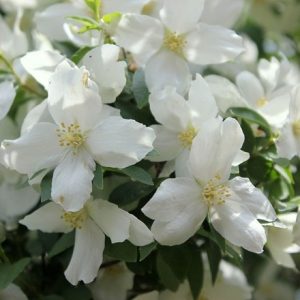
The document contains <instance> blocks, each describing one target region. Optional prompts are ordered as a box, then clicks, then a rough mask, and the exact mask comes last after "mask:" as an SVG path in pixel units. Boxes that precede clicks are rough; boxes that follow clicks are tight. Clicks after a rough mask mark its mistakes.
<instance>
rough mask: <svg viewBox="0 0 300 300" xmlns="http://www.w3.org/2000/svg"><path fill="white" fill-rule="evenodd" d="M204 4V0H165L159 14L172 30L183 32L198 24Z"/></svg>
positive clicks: (178, 32)
mask: <svg viewBox="0 0 300 300" xmlns="http://www.w3.org/2000/svg"><path fill="white" fill-rule="evenodd" d="M203 6H204V0H187V1H181V0H172V1H169V0H164V1H163V6H162V8H161V10H160V12H159V15H160V18H161V20H162V21H163V23H164V24H165V26H166V27H167V28H168V29H169V30H170V31H172V32H176V33H177V34H182V33H186V32H188V31H190V30H192V29H193V28H194V27H195V26H196V24H197V23H198V22H199V19H200V17H201V14H202V10H203Z"/></svg>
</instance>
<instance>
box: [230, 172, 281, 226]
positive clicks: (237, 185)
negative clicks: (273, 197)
mask: <svg viewBox="0 0 300 300" xmlns="http://www.w3.org/2000/svg"><path fill="white" fill-rule="evenodd" d="M229 185H230V188H231V189H232V191H234V193H235V194H236V195H237V198H235V199H233V201H234V200H238V199H241V201H242V204H243V205H244V206H246V207H247V208H248V209H249V211H251V212H252V213H253V214H254V215H255V217H256V218H257V219H260V220H266V221H269V222H272V221H275V220H276V219H277V216H276V213H275V210H274V208H273V207H272V205H271V203H270V202H269V200H268V199H267V197H266V196H265V195H264V194H263V192H262V191H261V190H259V189H258V188H256V187H255V186H254V185H253V184H252V183H251V181H250V180H249V179H248V178H242V177H235V178H234V179H232V180H230V183H229Z"/></svg>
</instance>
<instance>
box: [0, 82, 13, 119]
mask: <svg viewBox="0 0 300 300" xmlns="http://www.w3.org/2000/svg"><path fill="white" fill-rule="evenodd" d="M15 97H16V91H15V88H14V85H13V83H12V82H11V81H3V82H1V83H0V120H2V119H3V118H4V117H5V116H6V115H7V113H8V112H9V110H10V107H11V106H12V104H13V101H14V99H15Z"/></svg>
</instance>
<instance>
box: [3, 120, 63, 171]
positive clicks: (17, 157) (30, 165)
mask: <svg viewBox="0 0 300 300" xmlns="http://www.w3.org/2000/svg"><path fill="white" fill-rule="evenodd" d="M56 128H57V126H56V125H54V124H51V123H38V124H36V125H34V126H33V127H32V128H31V130H30V131H28V132H26V133H25V134H23V135H22V136H20V137H19V138H18V139H16V140H4V141H3V143H2V148H4V149H5V153H4V161H5V164H6V166H8V167H9V168H11V169H15V170H17V171H18V172H19V173H22V174H29V175H33V174H34V173H35V172H37V171H39V170H41V169H45V168H53V167H55V166H56V165H57V164H58V162H59V160H60V157H61V155H62V148H61V147H60V146H59V143H58V137H57V135H56Z"/></svg>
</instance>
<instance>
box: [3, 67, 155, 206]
mask: <svg viewBox="0 0 300 300" xmlns="http://www.w3.org/2000/svg"><path fill="white" fill-rule="evenodd" d="M47 105H48V109H49V112H50V116H51V118H52V122H51V121H49V122H38V123H36V124H35V125H33V126H32V127H31V128H30V130H28V131H26V132H25V133H24V134H23V135H21V136H20V138H18V139H16V140H6V141H4V142H3V148H4V149H5V153H4V161H5V163H6V165H7V166H8V167H10V168H12V169H15V170H17V171H18V172H20V173H22V174H28V175H29V177H31V176H32V175H33V174H35V173H36V172H38V171H40V170H42V169H54V173H53V181H52V189H51V195H52V199H53V200H54V201H55V202H57V203H60V204H61V205H62V206H63V207H64V209H65V210H68V211H77V210H80V209H81V208H82V207H83V206H84V203H85V201H86V200H87V199H89V197H90V194H91V192H92V179H93V177H94V174H93V171H94V170H95V165H96V164H95V161H96V162H97V163H99V164H100V165H102V166H107V167H113V168H126V167H128V166H130V165H133V164H135V163H136V162H138V161H140V160H141V159H143V158H144V157H145V155H146V154H147V153H148V152H149V151H151V150H152V142H153V140H154V138H155V135H154V132H153V130H152V129H151V128H146V127H145V126H144V125H142V124H140V123H137V122H135V121H133V120H125V119H122V118H121V117H117V116H110V115H107V114H105V111H104V110H103V106H102V102H101V98H100V96H99V93H98V89H97V85H96V84H95V83H94V82H93V81H92V80H90V79H89V73H88V72H87V70H86V69H85V68H83V67H82V68H80V69H79V68H77V67H75V66H72V65H70V64H69V63H68V62H67V61H63V62H62V63H61V64H60V65H59V66H58V67H57V69H56V71H55V72H54V74H53V76H51V77H50V84H49V88H48V99H47Z"/></svg>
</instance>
